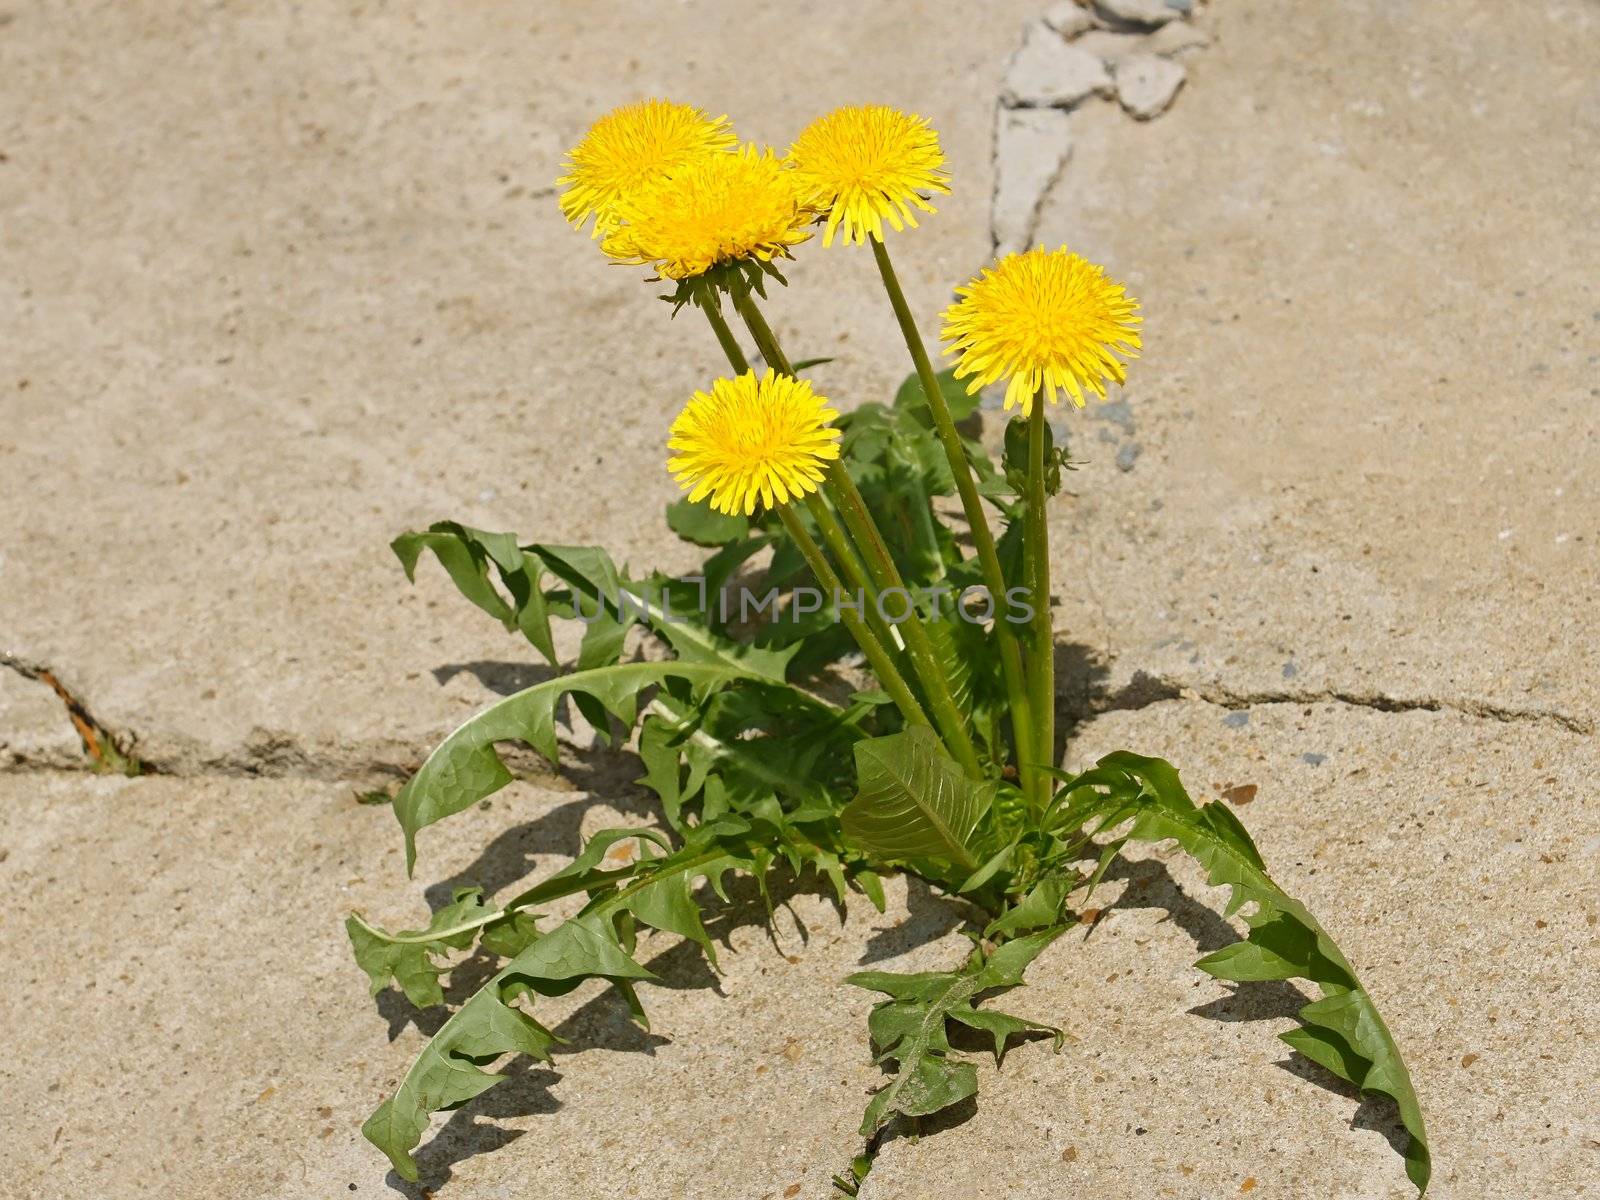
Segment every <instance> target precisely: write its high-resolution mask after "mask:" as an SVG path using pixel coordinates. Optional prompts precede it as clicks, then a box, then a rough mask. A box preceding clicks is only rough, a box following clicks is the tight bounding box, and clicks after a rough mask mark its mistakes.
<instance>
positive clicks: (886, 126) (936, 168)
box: [789, 104, 950, 246]
mask: <svg viewBox="0 0 1600 1200" xmlns="http://www.w3.org/2000/svg"><path fill="white" fill-rule="evenodd" d="M789 165H790V166H791V167H793V168H794V172H795V174H796V175H798V176H799V177H800V179H801V181H802V182H803V183H804V184H805V186H806V187H807V188H808V189H810V191H811V193H812V196H813V203H814V204H815V205H816V207H817V209H818V210H819V211H822V212H826V213H827V214H828V224H827V228H826V229H824V230H823V234H822V244H823V245H824V246H831V245H833V236H834V234H835V233H836V232H838V231H839V230H840V228H841V227H842V228H843V230H844V240H845V243H846V244H847V245H848V244H849V243H851V242H856V243H862V244H865V242H866V240H867V235H868V234H869V233H870V234H871V235H872V236H873V237H875V238H877V239H878V240H879V241H882V240H883V223H884V222H885V221H888V222H889V224H890V225H891V226H892V227H893V228H894V230H895V232H897V233H898V232H900V231H901V230H903V229H904V228H905V227H906V226H907V225H909V226H910V227H911V228H913V229H915V228H916V227H917V217H916V213H914V212H913V211H912V209H913V208H920V209H921V210H922V211H923V212H929V213H931V212H934V211H936V210H935V209H934V207H933V205H931V204H929V203H928V201H927V199H926V198H925V197H923V196H922V195H921V194H920V193H922V192H943V193H945V194H946V195H948V194H949V192H950V185H949V182H948V178H949V177H948V175H947V174H946V172H945V169H944V152H943V151H942V150H940V149H939V135H938V133H936V132H935V131H934V129H933V127H932V126H930V125H929V124H928V122H927V121H926V120H925V119H923V118H922V117H919V116H917V115H916V114H915V113H903V112H900V111H899V110H898V109H894V108H886V107H884V106H883V105H881V104H868V105H862V106H860V107H856V108H840V109H836V110H835V111H833V112H831V113H829V114H828V115H827V116H825V117H819V118H817V119H816V120H815V121H813V122H811V124H810V125H807V126H806V127H805V129H803V130H802V131H801V133H800V136H799V137H798V138H796V139H795V143H794V145H792V146H790V147H789Z"/></svg>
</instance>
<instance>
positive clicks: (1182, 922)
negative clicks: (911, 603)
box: [861, 701, 1600, 1200]
mask: <svg viewBox="0 0 1600 1200" xmlns="http://www.w3.org/2000/svg"><path fill="white" fill-rule="evenodd" d="M1237 715H1238V714H1232V713H1230V712H1229V711H1227V710H1224V709H1219V708H1217V707H1215V706H1213V705H1208V704H1203V703H1198V702H1183V701H1178V702H1169V703H1160V704H1157V705H1154V706H1152V707H1149V708H1146V709H1143V710H1141V711H1138V712H1124V713H1115V714H1111V715H1108V716H1105V717H1102V718H1100V719H1098V720H1096V721H1094V722H1093V723H1092V724H1090V725H1089V726H1087V727H1086V728H1085V729H1084V731H1083V733H1082V736H1081V738H1079V739H1078V740H1077V741H1076V742H1075V743H1074V744H1073V746H1072V748H1071V753H1070V755H1069V759H1070V761H1071V762H1072V765H1073V766H1074V767H1078V766H1080V765H1088V764H1089V763H1090V762H1092V761H1093V760H1094V759H1095V758H1097V757H1098V756H1099V755H1101V754H1103V753H1108V752H1110V751H1111V750H1114V749H1133V750H1138V751H1140V752H1157V753H1161V754H1163V755H1165V756H1168V757H1170V758H1171V760H1172V761H1173V762H1174V763H1175V764H1177V765H1178V766H1179V768H1180V770H1181V771H1182V772H1183V776H1184V779H1185V782H1186V784H1187V786H1188V787H1189V789H1190V791H1191V792H1192V793H1193V794H1194V796H1195V798H1196V799H1197V800H1200V799H1210V798H1213V797H1215V796H1216V795H1218V794H1219V793H1220V792H1221V791H1222V790H1223V789H1224V788H1231V787H1235V786H1238V785H1244V784H1254V785H1256V788H1257V790H1256V792H1255V795H1254V798H1253V800H1252V801H1251V802H1250V803H1249V804H1247V805H1243V806H1239V807H1238V810H1237V811H1238V813H1239V816H1240V817H1241V819H1243V820H1244V821H1245V822H1246V823H1247V825H1248V826H1249V828H1250V829H1251V831H1252V832H1253V834H1254V835H1255V838H1256V841H1257V844H1258V845H1259V846H1260V848H1261V851H1262V854H1263V856H1264V857H1265V859H1266V861H1267V865H1268V867H1269V869H1271V870H1272V871H1273V873H1274V876H1275V878H1277V879H1278V881H1279V882H1280V883H1281V884H1282V885H1283V886H1284V887H1286V888H1287V889H1288V890H1289V891H1290V892H1291V894H1293V895H1295V896H1297V897H1299V898H1300V899H1301V900H1303V901H1304V902H1305V903H1306V904H1307V905H1308V906H1309V907H1310V908H1311V910H1312V912H1313V913H1315V914H1317V915H1318V917H1319V919H1321V920H1322V921H1323V922H1324V923H1325V924H1326V926H1327V927H1328V929H1329V930H1330V931H1331V932H1332V933H1333V934H1334V936H1335V937H1336V938H1337V939H1338V941H1339V943H1340V945H1341V946H1342V947H1343V949H1344V950H1345V952H1346V953H1347V955H1348V956H1349V957H1350V959H1351V961H1352V962H1353V963H1354V964H1355V965H1356V968H1357V970H1358V971H1360V973H1361V976H1362V979H1363V981H1364V982H1365V984H1366V985H1367V987H1368V989H1369V990H1370V991H1371V993H1372V995H1373V996H1374V997H1375V998H1376V999H1377V1001H1378V1003H1379V1005H1380V1007H1381V1008H1382V1011H1383V1012H1384V1014H1385V1017H1386V1019H1387V1021H1388V1022H1389V1024H1390V1027H1391V1028H1392V1030H1393V1032H1394V1034H1395V1037H1396V1039H1397V1040H1398V1041H1399V1043H1400V1046H1401V1048H1402V1051H1403V1052H1404V1054H1405V1056H1406V1060H1407V1063H1408V1065H1409V1067H1410V1070H1411V1073H1412V1077H1413V1079H1414V1081H1415V1083H1416V1086H1417V1089H1418V1091H1419V1092H1420V1094H1421V1096H1422V1099H1423V1104H1424V1108H1425V1112H1426V1115H1427V1122H1428V1127H1429V1132H1430V1134H1431V1138H1432V1143H1433V1154H1434V1170H1435V1183H1434V1186H1433V1187H1432V1188H1431V1189H1430V1190H1429V1193H1428V1194H1429V1196H1430V1197H1437V1198H1439V1200H1469V1198H1470V1200H1491V1198H1493V1197H1499V1196H1503V1195H1505V1194H1506V1189H1507V1188H1508V1187H1511V1188H1513V1189H1515V1190H1517V1191H1519V1192H1521V1191H1526V1192H1528V1193H1530V1194H1537V1195H1546V1196H1574V1197H1576V1196H1586V1195H1593V1194H1594V1186H1595V1184H1594V1181H1595V1179H1596V1178H1597V1177H1600V1176H1597V1172H1596V1169H1595V1168H1596V1163H1597V1161H1600V1159H1597V1156H1600V1121H1597V1119H1596V1117H1595V1115H1594V1111H1593V1105H1592V1104H1590V1103H1589V1099H1588V1097H1589V1093H1590V1092H1592V1085H1591V1081H1592V1080H1593V1079H1594V1077H1595V1075H1596V1073H1597V1071H1600V1046H1597V1044H1596V1041H1595V1038H1594V1021H1595V1014H1596V1012H1597V1009H1600V978H1597V975H1596V970H1595V963H1596V961H1600V960H1597V955H1596V951H1597V948H1600V934H1597V930H1596V921H1597V919H1600V913H1597V896H1600V886H1597V885H1600V841H1597V839H1596V838H1595V836H1594V831H1595V829H1596V827H1597V822H1600V802H1597V800H1596V797H1595V793H1594V788H1593V780H1594V777H1595V772H1596V770H1597V769H1600V754H1597V752H1596V747H1595V744H1594V742H1593V741H1592V740H1591V739H1587V738H1583V737H1579V736H1575V735H1572V734H1568V733H1564V732H1555V731H1550V730H1546V729H1541V728H1536V727H1530V726H1528V725H1525V724H1514V723H1501V722H1494V721H1484V720H1475V719H1472V718H1468V717H1464V716H1462V715H1460V714H1447V713H1437V714H1435V713H1405V714H1396V713H1374V712H1370V711H1365V710H1362V709H1358V708H1354V707H1352V706H1348V705H1338V704H1319V705H1315V706H1309V707H1307V706H1299V705H1284V704H1275V705H1267V706H1258V707H1255V708H1252V709H1250V710H1249V714H1248V715H1249V721H1248V723H1246V724H1244V725H1242V726H1238V725H1237V724H1235V725H1230V724H1228V723H1227V718H1229V717H1230V716H1237ZM1308 759H1310V760H1315V765H1312V762H1311V761H1308ZM1131 857H1134V856H1132V855H1130V858H1131ZM1139 857H1140V858H1141V859H1142V861H1139V862H1136V863H1133V864H1132V865H1131V867H1130V869H1129V870H1127V871H1126V872H1115V871H1114V872H1113V875H1114V876H1118V875H1120V877H1119V878H1115V879H1114V881H1113V882H1112V884H1111V886H1110V887H1109V888H1107V890H1106V891H1104V892H1103V893H1102V894H1100V895H1099V896H1097V897H1096V898H1095V900H1094V904H1095V905H1096V906H1097V907H1099V906H1104V908H1105V916H1104V917H1103V918H1102V919H1101V920H1100V922H1099V923H1098V924H1097V925H1096V926H1095V927H1094V928H1093V930H1092V932H1091V933H1090V934H1089V935H1088V936H1084V935H1082V934H1074V935H1069V936H1068V937H1067V938H1064V939H1063V940H1062V941H1060V942H1058V943H1056V945H1054V946H1052V947H1051V948H1050V949H1049V950H1048V951H1046V953H1045V954H1044V955H1043V956H1041V958H1040V959H1039V961H1038V962H1037V963H1036V964H1035V966H1034V967H1033V968H1032V972H1031V974H1030V980H1031V981H1032V982H1030V984H1029V986H1027V987H1024V988H1022V989H1020V990H1019V991H1017V992H1015V993H1013V994H1012V995H1011V996H1010V997H1008V1004H1009V1005H1010V1007H1011V1008H1012V1009H1013V1010H1014V1011H1016V1012H1017V1014H1018V1015H1019V1016H1027V1017H1033V1018H1035V1019H1038V1020H1047V1021H1054V1022H1057V1023H1059V1024H1062V1025H1064V1026H1065V1027H1066V1028H1067V1029H1069V1030H1070V1031H1071V1032H1072V1033H1073V1035H1074V1036H1075V1037H1076V1038H1077V1041H1076V1043H1074V1044H1072V1045H1069V1047H1068V1048H1067V1049H1066V1050H1065V1051H1064V1052H1063V1053H1062V1054H1060V1055H1059V1056H1053V1055H1051V1054H1049V1053H1048V1052H1047V1050H1046V1049H1043V1048H1041V1047H1040V1046H1028V1047H1023V1048H1021V1049H1019V1050H1017V1051H1014V1052H1013V1053H1012V1054H1011V1055H1010V1056H1009V1057H1008V1058H1007V1061H1006V1065H1005V1067H1004V1069H1003V1070H1002V1071H1000V1072H998V1073H996V1072H994V1071H993V1070H992V1069H988V1068H985V1069H984V1070H985V1075H984V1077H983V1079H982V1084H981V1087H980V1090H979V1095H978V1103H977V1108H976V1111H975V1113H972V1114H970V1116H969V1119H967V1120H966V1121H965V1122H964V1123H962V1124H959V1125H956V1126H955V1127H953V1128H947V1129H942V1130H940V1131H938V1132H936V1133H933V1134H931V1135H929V1136H925V1137H923V1138H921V1139H920V1140H918V1141H915V1142H912V1141H910V1140H908V1139H899V1140H895V1141H892V1142H890V1143H889V1144H888V1145H887V1146H886V1147H885V1149H884V1150H883V1153H882V1155H881V1157H880V1159H879V1163H878V1166H877V1168H876V1170H875V1171H874V1172H873V1173H872V1175H871V1176H870V1177H869V1179H868V1186H867V1187H864V1188H863V1189H862V1193H861V1194H862V1197H863V1198H864V1200H886V1198H888V1197H893V1198H894V1200H923V1198H928V1200H932V1198H934V1197H942V1196H963V1197H971V1198H972V1200H1033V1198H1035V1197H1037V1198H1039V1200H1044V1198H1045V1197H1055V1196H1062V1195H1087V1196H1098V1195H1113V1194H1114V1195H1135V1196H1166V1197H1177V1198H1181V1200H1214V1198H1216V1197H1220V1196H1235V1195H1250V1196H1271V1197H1284V1198H1290V1197H1293V1198H1297V1200H1298V1198H1300V1197H1306V1196H1339V1197H1350V1198H1351V1200H1369V1198H1370V1200H1379V1198H1382V1200H1401V1198H1403V1197H1406V1196H1410V1195H1414V1194H1415V1193H1414V1191H1413V1190H1412V1189H1411V1188H1410V1186H1409V1184H1408V1183H1407V1181H1406V1178H1405V1174H1404V1171H1403V1170H1402V1166H1401V1162H1400V1159H1399V1157H1398V1155H1397V1154H1395V1152H1394V1151H1393V1150H1392V1149H1391V1148H1390V1146H1389V1144H1388V1142H1387V1137H1388V1136H1389V1134H1390V1133H1391V1132H1392V1130H1393V1128H1394V1126H1393V1124H1392V1121H1393V1118H1392V1114H1391V1113H1390V1112H1386V1111H1385V1110H1384V1109H1383V1108H1382V1107H1381V1106H1377V1105H1373V1104H1361V1105H1359V1106H1358V1104H1357V1102H1356V1101H1355V1100H1354V1099H1353V1098H1351V1096H1350V1095H1349V1094H1348V1092H1347V1090H1345V1089H1343V1087H1342V1085H1339V1084H1338V1083H1337V1081H1334V1080H1332V1079H1331V1077H1329V1076H1325V1075H1322V1074H1321V1073H1320V1072H1318V1071H1317V1069H1316V1068H1314V1067H1311V1066H1309V1065H1307V1064H1306V1063H1304V1062H1303V1061H1300V1060H1298V1059H1295V1058H1291V1056H1290V1055H1289V1053H1288V1051H1287V1049H1286V1048H1285V1047H1284V1046H1283V1045H1282V1044H1281V1043H1279V1042H1278V1041H1277V1040H1276V1036H1275V1035H1276V1034H1277V1033H1278V1032H1280V1031H1282V1030H1284V1029H1287V1028H1290V1027H1291V1025H1292V1021H1290V1020H1289V1019H1288V1014H1289V1013H1292V1012H1293V1010H1294V1009H1295V1008H1297V1007H1298V1006H1299V1005H1300V1004H1301V1003H1303V1002H1304V1001H1303V1000H1300V999H1297V998H1296V997H1295V996H1294V995H1293V994H1292V992H1291V990H1290V989H1289V988H1287V987H1285V986H1283V985H1241V986H1238V987H1237V988H1235V987H1234V986H1233V985H1225V984H1223V983H1220V982H1219V981H1217V980H1213V979H1211V978H1209V977H1207V976H1204V975H1202V974H1201V973H1200V972H1198V971H1195V970H1193V969H1192V968H1191V966H1190V964H1191V963H1192V962H1193V960H1194V959H1195V958H1196V957H1198V956H1199V955H1200V954H1201V953H1202V952H1209V951H1210V950H1212V949H1215V948H1217V946H1218V945H1219V944H1223V943H1225V942H1227V941H1231V940H1232V935H1231V934H1230V933H1229V931H1228V928H1227V925H1226V923H1224V922H1222V921H1221V920H1220V919H1219V918H1218V917H1217V916H1216V915H1214V914H1215V913H1216V911H1217V906H1218V904H1219V903H1220V902H1221V901H1222V900H1223V898H1224V897H1225V894H1226V893H1225V890H1224V889H1212V888H1208V887H1206V886H1204V884H1203V881H1202V879H1201V877H1200V875H1199V874H1198V872H1197V871H1196V870H1195V869H1194V867H1193V866H1192V864H1191V863H1189V861H1188V860H1187V859H1185V858H1184V857H1182V856H1181V855H1176V854H1168V853H1164V852H1162V851H1160V850H1157V851H1156V852H1154V853H1151V854H1148V855H1141V856H1139ZM997 1074H998V1076H999V1077H998V1078H997V1077H996V1075H997Z"/></svg>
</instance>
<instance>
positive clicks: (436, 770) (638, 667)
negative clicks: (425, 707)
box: [394, 662, 757, 872]
mask: <svg viewBox="0 0 1600 1200" xmlns="http://www.w3.org/2000/svg"><path fill="white" fill-rule="evenodd" d="M668 678H673V679H681V680H684V681H686V682H688V683H690V684H701V685H707V686H709V685H716V684H727V683H733V682H736V681H738V680H748V679H754V678H757V677H756V676H754V675H751V674H749V673H748V672H745V671H742V670H740V669H739V668H738V667H734V666H727V665H718V664H713V663H696V662H657V663H620V664H613V665H612V666H607V667H595V668H593V669H592V670H587V671H576V672H574V673H573V674H571V675H560V676H557V677H556V678H555V679H551V680H548V681H547V682H545V683H537V684H534V685H533V686H532V687H530V688H524V689H523V690H522V691H520V692H517V693H516V694H515V695H511V696H507V697H506V698H505V699H503V700H500V701H498V702H496V703H494V704H491V705H490V706H489V707H488V708H486V709H484V710H483V711H482V712H480V713H478V714H477V715H476V716H473V717H472V718H470V719H469V720H468V721H467V722H466V723H465V724H463V725H462V726H461V727H460V728H458V729H457V730H456V731H455V732H454V733H452V734H451V735H450V736H449V737H447V738H445V740H444V741H442V742H440V743H439V746H438V748H437V749H436V750H434V752H433V753H432V754H430V755H429V756H428V758H427V761H426V762H424V763H423V764H422V767H421V769H420V770H418V771H417V773H416V774H415V775H413V776H412V777H411V780H410V782H408V783H407V784H406V785H405V787H403V788H402V789H401V790H400V794H399V795H398V796H396V797H395V798H394V812H395V816H396V817H398V818H399V820H400V828H401V830H402V832H403V833H404V834H405V840H406V870H407V871H408V872H409V871H411V870H413V869H414V868H415V866H416V861H417V831H418V830H421V829H424V828H426V827H427V826H429V825H432V824H433V823H434V822H435V821H441V820H443V819H444V818H445V817H448V816H451V815H453V814H455V813H458V812H462V811H464V810H466V809H468V808H471V807H472V806H473V805H474V804H476V803H477V802H478V801H479V800H482V799H484V798H485V797H487V796H491V795H493V794H494V793H495V792H497V791H499V790H500V789H501V788H503V787H505V785H506V784H508V783H510V782H511V778H512V776H511V770H510V768H508V767H507V766H506V764H505V761H504V760H503V759H502V758H501V757H500V751H499V749H498V747H497V745H496V743H499V742H512V741H516V742H524V743H526V744H527V745H529V746H532V747H533V748H534V749H535V750H537V751H538V752H539V753H540V754H542V755H544V757H545V758H547V759H549V760H550V761H551V762H555V761H556V757H557V749H556V704H557V702H558V701H559V700H560V699H561V697H563V696H565V695H568V694H569V693H579V692H581V693H582V694H583V695H586V696H589V697H591V698H592V699H594V700H595V701H597V702H598V703H599V704H600V705H601V706H602V709H603V711H604V712H606V713H609V714H611V715H612V716H614V717H616V718H617V719H618V720H619V721H621V722H622V723H623V724H624V725H629V726H631V725H632V724H633V721H634V717H635V716H636V714H637V707H638V700H639V693H640V692H641V691H642V690H643V689H644V688H645V687H647V686H649V685H650V684H653V683H660V682H662V681H663V680H665V679H668Z"/></svg>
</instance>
